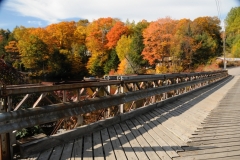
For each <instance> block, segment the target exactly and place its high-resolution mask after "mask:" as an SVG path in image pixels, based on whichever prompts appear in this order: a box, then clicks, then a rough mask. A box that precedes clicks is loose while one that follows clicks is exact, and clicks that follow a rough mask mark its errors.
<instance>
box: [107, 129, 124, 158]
mask: <svg viewBox="0 0 240 160" xmlns="http://www.w3.org/2000/svg"><path fill="white" fill-rule="evenodd" d="M108 133H109V137H110V139H111V142H112V146H113V149H114V153H115V155H116V158H117V159H119V160H121V159H127V157H126V155H125V153H124V151H123V148H122V145H121V143H120V142H119V139H118V137H117V135H116V132H115V130H114V128H113V126H111V127H108Z"/></svg>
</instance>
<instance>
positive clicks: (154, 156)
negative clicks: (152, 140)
mask: <svg viewBox="0 0 240 160" xmlns="http://www.w3.org/2000/svg"><path fill="white" fill-rule="evenodd" d="M126 124H127V125H128V127H129V128H130V129H131V132H132V133H133V135H134V136H135V138H136V140H137V141H138V143H139V144H140V145H141V147H142V149H143V150H144V151H145V153H146V154H147V156H148V158H149V159H159V158H160V157H158V155H157V154H156V152H155V151H154V150H153V148H152V147H151V146H150V144H149V143H148V142H147V141H146V140H145V138H143V135H142V134H141V133H140V131H139V130H138V129H139V127H141V126H137V127H135V126H134V125H133V123H132V122H131V121H130V120H127V121H126Z"/></svg>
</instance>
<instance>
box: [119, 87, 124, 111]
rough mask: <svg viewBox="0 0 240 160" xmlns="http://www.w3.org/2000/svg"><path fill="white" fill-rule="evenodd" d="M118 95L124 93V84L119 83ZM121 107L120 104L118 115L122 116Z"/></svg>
mask: <svg viewBox="0 0 240 160" xmlns="http://www.w3.org/2000/svg"><path fill="white" fill-rule="evenodd" d="M118 93H124V84H123V83H121V85H120V91H119V92H118ZM123 105H124V104H120V105H119V113H120V114H122V113H123Z"/></svg>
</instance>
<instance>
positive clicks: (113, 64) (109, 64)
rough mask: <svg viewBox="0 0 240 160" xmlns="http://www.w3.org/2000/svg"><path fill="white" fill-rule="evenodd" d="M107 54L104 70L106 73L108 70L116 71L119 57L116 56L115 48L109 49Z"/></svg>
mask: <svg viewBox="0 0 240 160" xmlns="http://www.w3.org/2000/svg"><path fill="white" fill-rule="evenodd" d="M109 52H110V53H109V54H108V60H107V61H106V63H105V65H104V72H105V73H106V74H108V73H109V72H110V71H114V72H116V71H117V69H118V64H119V63H120V61H119V58H118V56H117V53H116V50H115V49H111V50H110V51H109Z"/></svg>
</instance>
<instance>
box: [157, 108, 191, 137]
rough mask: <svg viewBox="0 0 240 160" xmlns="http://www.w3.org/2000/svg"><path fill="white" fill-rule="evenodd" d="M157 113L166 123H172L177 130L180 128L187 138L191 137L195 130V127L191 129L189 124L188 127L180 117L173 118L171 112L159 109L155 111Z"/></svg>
mask: <svg viewBox="0 0 240 160" xmlns="http://www.w3.org/2000/svg"><path fill="white" fill-rule="evenodd" d="M157 112H158V113H160V114H162V116H164V117H165V118H166V119H167V120H168V121H172V123H174V124H176V125H177V126H178V128H180V129H181V130H182V131H183V133H184V134H186V135H187V136H188V137H191V136H192V133H193V132H194V130H196V127H195V128H193V127H192V124H190V125H189V126H190V127H189V126H188V124H187V123H186V122H184V121H183V120H182V119H181V116H178V117H175V116H173V115H172V114H171V112H166V111H164V110H162V109H160V108H158V109H157Z"/></svg>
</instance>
